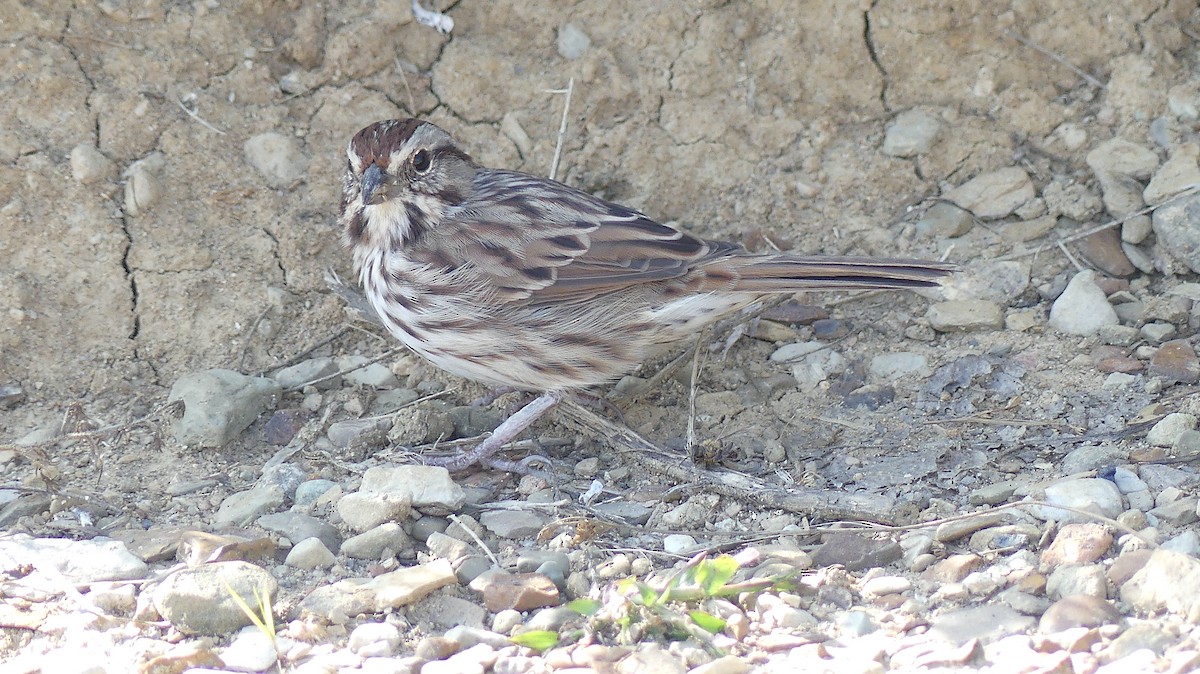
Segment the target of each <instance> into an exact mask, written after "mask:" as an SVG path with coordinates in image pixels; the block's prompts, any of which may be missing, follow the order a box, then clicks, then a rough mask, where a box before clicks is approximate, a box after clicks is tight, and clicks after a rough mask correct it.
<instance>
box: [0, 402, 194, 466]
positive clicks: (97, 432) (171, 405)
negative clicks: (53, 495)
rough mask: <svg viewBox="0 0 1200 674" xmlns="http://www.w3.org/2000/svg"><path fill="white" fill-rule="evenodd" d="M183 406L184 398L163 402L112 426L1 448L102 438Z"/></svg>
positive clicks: (49, 444)
mask: <svg viewBox="0 0 1200 674" xmlns="http://www.w3.org/2000/svg"><path fill="white" fill-rule="evenodd" d="M182 406H183V401H182V400H172V401H170V402H167V403H163V404H162V405H159V406H158V407H156V408H154V410H153V411H151V412H150V413H149V414H147V415H145V416H141V417H138V418H137V419H134V420H132V421H126V422H124V423H120V424H113V425H111V426H105V427H103V428H96V429H93V430H90V431H74V432H71V433H63V434H61V435H56V436H54V437H53V438H47V439H46V440H39V441H38V442H31V443H29V444H26V445H18V444H15V443H0V449H11V450H13V451H16V452H17V453H20V452H22V451H26V450H30V449H36V448H39V447H50V446H52V445H56V444H58V443H60V442H62V441H64V440H88V439H93V438H102V437H104V436H106V435H110V434H113V433H119V432H122V431H127V430H129V429H131V428H135V427H137V426H141V425H143V424H146V423H149V422H150V421H151V420H153V419H155V418H157V417H158V416H159V415H161V414H163V413H169V414H172V415H174V414H175V413H176V411H177V410H179V409H181V408H182Z"/></svg>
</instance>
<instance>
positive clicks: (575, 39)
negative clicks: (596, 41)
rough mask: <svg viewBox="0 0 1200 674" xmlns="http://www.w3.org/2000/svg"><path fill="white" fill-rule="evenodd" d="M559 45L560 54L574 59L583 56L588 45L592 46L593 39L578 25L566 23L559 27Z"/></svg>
mask: <svg viewBox="0 0 1200 674" xmlns="http://www.w3.org/2000/svg"><path fill="white" fill-rule="evenodd" d="M557 46H558V54H559V56H562V57H563V58H565V59H568V60H571V61H574V60H575V59H577V58H579V57H580V56H583V53H584V52H585V51H587V49H588V47H590V46H592V39H591V38H589V37H588V36H587V33H584V32H583V29H582V28H580V27H579V26H578V25H576V24H574V23H566V24H563V27H562V28H560V29H558V45H557Z"/></svg>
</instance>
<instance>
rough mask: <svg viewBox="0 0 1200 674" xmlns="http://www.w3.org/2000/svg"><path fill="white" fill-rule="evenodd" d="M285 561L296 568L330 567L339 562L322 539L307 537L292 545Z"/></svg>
mask: <svg viewBox="0 0 1200 674" xmlns="http://www.w3.org/2000/svg"><path fill="white" fill-rule="evenodd" d="M283 563H284V564H287V565H288V566H290V567H293V568H296V569H328V568H329V567H331V566H333V565H334V564H336V563H337V557H335V556H334V554H333V553H332V552H330V551H329V548H327V547H325V544H324V543H322V542H321V539H319V538H306V539H304V540H302V541H300V542H299V543H296V544H295V545H294V546H292V549H291V550H289V551H288V554H287V558H286V559H285V560H283Z"/></svg>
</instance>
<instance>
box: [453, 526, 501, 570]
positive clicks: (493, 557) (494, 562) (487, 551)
mask: <svg viewBox="0 0 1200 674" xmlns="http://www.w3.org/2000/svg"><path fill="white" fill-rule="evenodd" d="M449 519H450V521H451V522H454V523H455V524H457V525H458V527H459V528H460V529H462V530H463V531H465V532H467V535H468V536H470V537H471V538H472V539H473V540H474V541H475V545H478V546H479V547H480V548H481V549H482V550H483V553H484V554H485V555H487V556H488V559H490V560H492V566H494V567H496V568H497V569H502V568H504V567H502V566H500V560H499V559H496V555H495V554H493V553H492V549H491V548H489V547H488V546H487V543H484V542H483V540H482V539H481V538H479V536H476V535H475V532H474V531H471V527H469V526H467V525H466V524H464V523H463V521H462V519H461V518H460V517H459V516H458V515H450V517H449Z"/></svg>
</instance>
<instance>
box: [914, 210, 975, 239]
mask: <svg viewBox="0 0 1200 674" xmlns="http://www.w3.org/2000/svg"><path fill="white" fill-rule="evenodd" d="M974 225H975V218H974V217H973V216H972V215H971V213H970V211H965V210H963V209H961V208H959V207H958V206H955V205H954V204H951V203H947V202H945V201H939V202H938V203H936V204H934V205H933V206H931V207H930V208H929V210H927V211H925V215H923V216H922V217H921V219H920V220H918V221H917V224H916V225H915V227H916V230H917V234H920V235H922V236H928V237H932V238H947V239H953V238H957V237H960V236H963V235H964V234H966V233H967V232H969V231H971V228H972V227H973V226H974Z"/></svg>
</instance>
